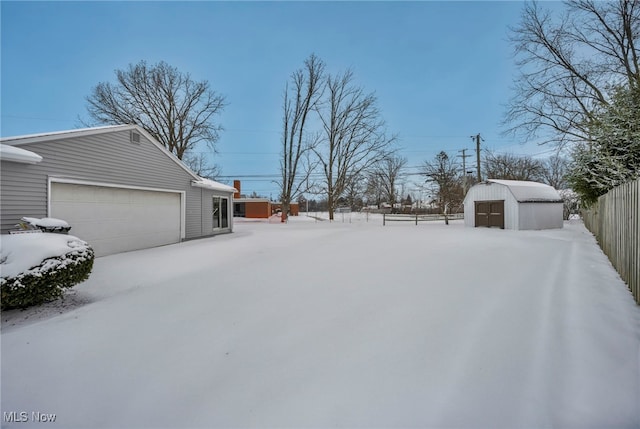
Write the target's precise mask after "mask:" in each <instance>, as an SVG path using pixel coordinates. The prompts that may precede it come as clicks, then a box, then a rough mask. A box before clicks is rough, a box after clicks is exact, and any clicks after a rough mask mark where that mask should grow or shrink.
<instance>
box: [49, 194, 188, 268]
mask: <svg viewBox="0 0 640 429" xmlns="http://www.w3.org/2000/svg"><path fill="white" fill-rule="evenodd" d="M50 201H51V214H50V216H51V217H54V218H58V219H64V220H66V221H67V222H68V223H69V224H70V225H71V231H70V232H69V234H72V235H75V236H77V237H79V238H81V239H83V240H85V241H86V242H88V243H89V244H90V245H91V246H92V247H93V249H94V251H95V252H96V256H104V255H110V254H112V253H119V252H125V251H128V250H137V249H145V248H148V247H154V246H161V245H164V244H170V243H177V242H179V241H180V237H181V223H180V222H181V203H180V193H176V192H159V191H142V190H137V189H124V188H111V187H104V186H90V185H77V184H69V183H52V184H51V200H50Z"/></svg>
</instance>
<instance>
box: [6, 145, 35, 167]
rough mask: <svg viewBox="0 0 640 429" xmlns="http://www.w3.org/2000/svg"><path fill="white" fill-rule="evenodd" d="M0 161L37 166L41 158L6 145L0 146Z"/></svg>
mask: <svg viewBox="0 0 640 429" xmlns="http://www.w3.org/2000/svg"><path fill="white" fill-rule="evenodd" d="M0 159H1V160H2V161H12V162H20V163H23V164H37V163H39V162H40V161H42V157H41V156H40V155H38V154H37V153H34V152H30V151H28V150H24V149H20V148H19V147H13V146H9V145H6V144H0Z"/></svg>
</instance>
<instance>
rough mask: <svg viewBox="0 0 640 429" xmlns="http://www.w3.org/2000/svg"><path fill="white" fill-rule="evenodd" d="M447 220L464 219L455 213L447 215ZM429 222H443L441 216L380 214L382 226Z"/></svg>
mask: <svg viewBox="0 0 640 429" xmlns="http://www.w3.org/2000/svg"><path fill="white" fill-rule="evenodd" d="M448 217H449V220H455V219H464V213H455V214H450V215H448ZM430 220H445V219H444V215H443V214H422V215H419V214H399V213H398V214H387V213H383V214H382V225H383V226H384V225H386V224H387V222H403V221H404V222H415V224H416V225H417V224H418V222H425V221H430Z"/></svg>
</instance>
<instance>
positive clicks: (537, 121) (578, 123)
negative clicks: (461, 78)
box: [504, 0, 640, 144]
mask: <svg viewBox="0 0 640 429" xmlns="http://www.w3.org/2000/svg"><path fill="white" fill-rule="evenodd" d="M565 5H566V6H567V11H566V13H565V14H564V15H562V16H561V17H559V18H558V19H557V20H554V18H553V17H552V15H551V13H550V12H549V11H548V10H543V9H542V8H541V7H540V6H539V4H538V3H536V2H533V3H526V4H525V6H524V10H523V14H522V21H521V23H520V24H519V26H517V27H515V28H513V29H512V35H511V41H512V43H513V44H514V47H515V53H516V58H517V62H516V64H517V66H518V67H519V69H520V74H519V76H518V77H517V78H516V81H515V85H514V87H515V89H514V91H515V94H514V96H513V97H512V99H511V101H510V103H509V106H508V110H507V114H506V116H505V121H504V122H505V125H506V126H507V127H509V128H508V130H507V133H509V134H513V135H516V134H520V133H522V134H523V135H524V137H525V138H527V139H531V138H534V137H536V136H537V135H538V133H539V132H540V131H550V132H551V135H550V137H549V138H548V139H547V141H553V142H557V143H560V144H562V143H566V142H570V141H587V140H589V139H590V132H589V128H590V124H591V122H592V121H593V119H594V118H593V111H594V109H595V107H596V106H598V105H607V104H608V103H609V101H610V94H609V89H610V86H611V84H612V83H617V84H623V85H625V86H629V87H634V86H635V87H637V86H640V66H639V62H638V51H637V50H636V46H637V44H638V38H639V37H640V1H639V0H615V1H594V0H572V1H567V2H565Z"/></svg>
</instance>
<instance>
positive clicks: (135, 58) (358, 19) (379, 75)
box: [0, 1, 550, 197]
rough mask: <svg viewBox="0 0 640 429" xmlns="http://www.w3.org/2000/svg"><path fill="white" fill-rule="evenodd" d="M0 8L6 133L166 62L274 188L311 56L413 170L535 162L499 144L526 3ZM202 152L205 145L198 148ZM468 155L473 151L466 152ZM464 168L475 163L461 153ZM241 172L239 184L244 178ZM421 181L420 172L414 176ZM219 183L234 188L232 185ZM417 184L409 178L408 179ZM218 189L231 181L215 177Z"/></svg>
mask: <svg viewBox="0 0 640 429" xmlns="http://www.w3.org/2000/svg"><path fill="white" fill-rule="evenodd" d="M0 7H1V19H2V22H1V24H2V25H1V32H2V34H1V36H2V41H1V43H2V44H1V90H2V93H1V108H2V110H1V115H2V118H1V123H0V134H1V135H2V136H3V137H6V136H14V135H21V134H32V133H39V132H47V131H58V130H66V129H73V128H77V127H80V126H81V124H80V122H79V120H78V117H83V118H87V115H86V101H85V97H86V96H87V95H89V94H90V92H91V89H92V88H93V87H94V86H95V85H96V84H97V83H99V82H104V81H114V70H115V69H121V68H126V67H127V66H128V64H130V63H137V62H139V61H140V60H146V61H147V62H148V63H152V64H153V63H156V62H159V61H166V62H168V63H169V64H171V65H173V66H176V67H177V68H178V69H180V71H182V72H188V73H190V74H191V76H192V77H193V78H194V79H196V80H207V81H208V82H209V83H210V85H211V87H212V88H213V89H214V90H216V91H217V92H219V93H221V94H224V95H225V96H226V99H227V102H228V106H227V107H226V108H225V110H224V111H223V112H222V114H221V115H220V116H219V117H218V118H217V120H218V121H219V123H220V124H221V125H222V126H223V127H224V128H225V130H224V131H223V132H222V134H221V136H220V141H219V142H218V145H217V149H218V151H219V153H218V154H217V155H211V157H212V159H213V160H214V162H215V163H217V164H219V165H220V167H221V168H222V174H223V175H224V176H233V177H237V178H240V179H242V180H243V192H247V193H250V192H252V191H256V192H258V193H260V194H263V195H269V194H273V196H274V197H275V196H276V194H277V187H276V186H275V185H274V184H273V183H272V182H271V180H270V179H268V178H267V179H262V180H255V179H252V178H250V177H246V176H249V175H268V174H274V175H275V174H277V173H278V169H279V162H278V159H279V158H278V151H279V147H280V146H279V144H280V134H281V110H282V93H283V90H284V86H285V84H286V82H287V80H288V78H289V76H290V74H291V73H292V72H293V71H294V70H296V69H297V68H299V67H301V66H302V64H303V61H304V59H305V58H307V57H308V56H309V54H311V53H315V54H316V55H317V56H319V57H320V58H321V59H322V60H323V61H324V62H325V63H326V65H327V70H328V71H329V72H341V71H344V70H345V69H346V68H351V69H352V70H353V72H354V74H355V77H356V79H357V82H358V83H359V84H360V85H361V86H362V87H364V88H365V89H366V90H367V91H370V92H375V93H376V95H377V97H378V103H379V107H380V109H381V111H382V113H383V117H384V119H385V120H386V122H387V126H388V130H389V132H390V133H395V134H397V135H398V136H399V143H398V145H399V147H400V148H401V149H400V154H401V155H403V156H405V157H406V158H407V159H408V161H409V162H408V165H409V167H411V168H410V169H409V171H410V172H416V171H417V167H418V166H419V165H421V164H422V163H423V162H424V161H425V160H430V159H432V158H433V157H434V155H435V154H436V153H437V152H439V151H440V150H445V151H447V152H448V153H449V154H450V155H451V156H455V155H457V154H458V150H460V149H464V148H469V149H473V148H474V147H475V145H474V143H473V142H472V140H471V138H470V136H471V135H475V134H477V133H481V135H482V136H483V138H484V142H483V146H484V147H486V148H487V149H491V150H494V151H498V152H507V153H514V154H525V153H526V154H540V153H544V152H549V150H550V148H549V147H546V146H543V147H539V146H536V145H535V144H528V145H522V144H520V142H518V141H514V140H513V139H509V138H505V137H503V136H501V131H502V128H501V126H500V121H501V119H502V117H503V114H504V110H505V107H504V105H505V104H506V103H507V101H508V99H509V96H510V87H511V85H512V81H513V76H514V74H515V68H514V59H513V57H512V47H511V46H510V44H509V42H508V40H507V38H508V27H509V26H515V25H516V24H517V23H518V21H519V18H520V12H521V9H522V2H515V1H513V2H507V1H503V2H485V1H477V2H401V1H397V2H390V1H389V2H384V1H380V2H367V1H361V2H208V1H204V2H11V1H2V2H1V4H0ZM199 150H200V151H204V152H207V151H208V149H207V148H206V147H202V148H199ZM468 153H469V154H473V151H469V152H468ZM468 161H469V162H472V161H473V158H468ZM243 176H245V177H243ZM416 178H417V177H416ZM228 180H229V181H230V180H232V179H231V177H229V178H228ZM411 180H413V179H411ZM221 181H227V179H224V180H221Z"/></svg>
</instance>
